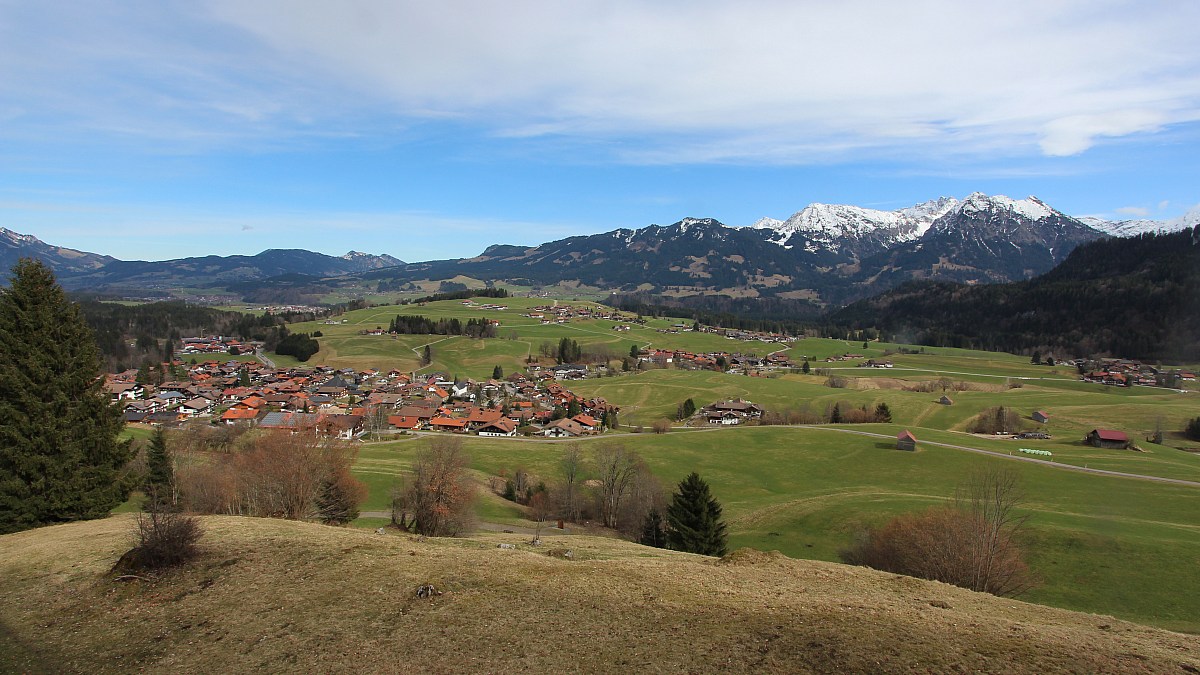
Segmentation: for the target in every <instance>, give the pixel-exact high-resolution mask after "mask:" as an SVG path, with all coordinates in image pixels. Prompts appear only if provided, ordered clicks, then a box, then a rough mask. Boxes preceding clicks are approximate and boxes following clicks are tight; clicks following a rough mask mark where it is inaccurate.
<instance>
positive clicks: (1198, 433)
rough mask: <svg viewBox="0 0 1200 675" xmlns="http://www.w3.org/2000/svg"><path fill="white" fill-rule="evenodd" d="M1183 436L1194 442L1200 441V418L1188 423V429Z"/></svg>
mask: <svg viewBox="0 0 1200 675" xmlns="http://www.w3.org/2000/svg"><path fill="white" fill-rule="evenodd" d="M1183 434H1184V435H1185V436H1187V437H1188V438H1190V439H1192V440H1193V441H1200V417H1197V418H1196V419H1194V420H1192V421H1191V422H1188V425H1187V428H1185V429H1184V430H1183Z"/></svg>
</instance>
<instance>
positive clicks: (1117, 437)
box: [1087, 429, 1129, 450]
mask: <svg viewBox="0 0 1200 675" xmlns="http://www.w3.org/2000/svg"><path fill="white" fill-rule="evenodd" d="M1087 442H1088V444H1089V445H1094V446H1096V447H1097V448H1113V449H1117V450H1124V449H1125V448H1128V447H1129V435H1128V434H1126V433H1125V432H1124V431H1115V430H1113V429H1092V430H1091V432H1089V433H1088V435H1087Z"/></svg>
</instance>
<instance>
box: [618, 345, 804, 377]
mask: <svg viewBox="0 0 1200 675" xmlns="http://www.w3.org/2000/svg"><path fill="white" fill-rule="evenodd" d="M638 361H640V362H642V363H645V364H647V365H652V366H657V367H659V368H667V367H672V366H673V367H676V368H683V369H687V370H720V369H721V365H722V364H724V366H725V368H726V369H728V370H729V371H730V372H733V373H739V372H752V371H768V370H775V369H780V368H794V367H796V364H795V363H793V362H792V360H791V359H789V358H788V357H787V356H786V355H785V354H784V353H783V351H778V352H774V353H771V354H768V355H767V356H765V357H762V356H754V355H747V354H741V353H737V352H735V353H732V354H731V353H729V352H706V353H703V354H701V353H695V352H688V351H682V350H676V349H645V350H642V351H641V352H639V353H638Z"/></svg>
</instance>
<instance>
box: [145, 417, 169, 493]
mask: <svg viewBox="0 0 1200 675" xmlns="http://www.w3.org/2000/svg"><path fill="white" fill-rule="evenodd" d="M142 488H143V489H144V490H145V491H146V502H145V504H144V505H143V507H142V508H143V509H145V510H146V511H169V510H173V509H174V508H175V469H174V467H173V466H172V465H171V455H170V453H169V452H168V451H167V433H166V432H165V431H163V429H162V427H159V428H157V429H155V430H154V435H153V436H151V437H150V447H148V448H146V480H145V482H144V483H143V486H142Z"/></svg>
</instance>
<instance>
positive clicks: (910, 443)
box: [896, 429, 917, 452]
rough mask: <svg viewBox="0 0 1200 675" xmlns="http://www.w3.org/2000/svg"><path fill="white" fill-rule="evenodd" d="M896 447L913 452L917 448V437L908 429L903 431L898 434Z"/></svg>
mask: <svg viewBox="0 0 1200 675" xmlns="http://www.w3.org/2000/svg"><path fill="white" fill-rule="evenodd" d="M896 449H897V450H908V451H909V452H912V451H913V450H916V449H917V437H916V436H913V435H912V432H911V431H909V430H908V429H905V430H904V431H901V432H900V433H899V434H897V435H896Z"/></svg>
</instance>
